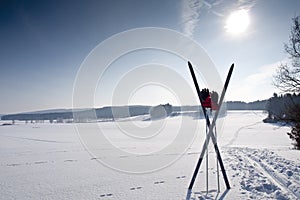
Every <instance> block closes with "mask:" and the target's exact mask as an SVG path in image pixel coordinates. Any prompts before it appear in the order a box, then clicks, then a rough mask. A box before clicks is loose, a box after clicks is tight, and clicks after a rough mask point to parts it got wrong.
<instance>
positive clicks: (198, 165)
mask: <svg viewBox="0 0 300 200" xmlns="http://www.w3.org/2000/svg"><path fill="white" fill-rule="evenodd" d="M188 66H189V69H190V72H191V75H192V78H193V81H194V85H195V88H196V90H197V94H198V98H199V100H200V105H201V107H202V111H203V114H204V117H205V120H206V125H207V127H208V133H206V134H207V135H206V139H205V142H204V145H203V148H202V151H201V154H200V157H199V160H198V162H197V165H196V168H195V171H194V174H193V176H192V179H191V182H190V185H189V192H190V191H191V190H192V188H193V185H194V182H195V180H196V177H197V174H198V172H199V169H200V166H201V163H202V161H203V157H204V154H205V151H206V150H207V148H206V147H207V145H208V144H209V141H210V138H211V139H212V142H213V146H214V148H215V151H216V154H217V160H218V162H219V164H220V168H221V171H222V174H223V178H224V181H225V185H226V188H227V189H230V184H229V181H228V178H227V174H226V171H225V168H224V164H223V161H222V158H221V154H220V150H219V147H218V144H217V139H216V137H215V135H214V133H213V129H214V127H215V125H216V120H217V118H218V115H219V111H220V109H221V106H222V103H223V100H224V96H225V93H226V90H227V87H228V84H229V81H230V78H231V75H232V71H233V68H234V64H232V65H231V67H230V69H229V72H228V75H227V78H226V81H225V84H224V87H223V90H222V93H221V96H220V100H219V103H218V105H219V109H218V110H216V112H215V115H214V117H213V119H212V123H210V120H209V117H208V114H207V112H206V109H205V108H204V106H202V100H201V98H200V88H199V85H198V82H197V79H196V75H195V72H194V69H193V66H192V64H191V63H190V62H188Z"/></svg>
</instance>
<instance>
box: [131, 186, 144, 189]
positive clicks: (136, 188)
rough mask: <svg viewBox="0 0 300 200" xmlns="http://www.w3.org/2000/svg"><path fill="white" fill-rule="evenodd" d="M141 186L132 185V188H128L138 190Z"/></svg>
mask: <svg viewBox="0 0 300 200" xmlns="http://www.w3.org/2000/svg"><path fill="white" fill-rule="evenodd" d="M142 188H143V187H141V186H138V187H132V188H130V190H140V189H142Z"/></svg>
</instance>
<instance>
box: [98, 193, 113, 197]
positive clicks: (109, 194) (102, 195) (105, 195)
mask: <svg viewBox="0 0 300 200" xmlns="http://www.w3.org/2000/svg"><path fill="white" fill-rule="evenodd" d="M110 196H113V194H112V193H108V194H101V195H100V197H110Z"/></svg>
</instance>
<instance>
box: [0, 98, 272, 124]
mask: <svg viewBox="0 0 300 200" xmlns="http://www.w3.org/2000/svg"><path fill="white" fill-rule="evenodd" d="M266 104H267V100H263V101H254V102H251V103H246V102H242V101H229V102H227V103H226V105H227V110H266ZM161 107H162V108H164V109H165V110H166V113H167V115H169V114H170V112H176V113H178V112H187V111H188V112H197V113H199V112H201V107H200V106H198V105H197V106H171V105H170V104H165V105H159V106H155V107H151V106H116V107H103V108H97V109H85V110H80V111H78V110H76V111H73V112H72V111H71V110H66V111H60V112H53V111H52V112H49V113H47V111H39V112H31V113H19V114H10V115H3V116H2V117H1V120H22V121H32V120H50V121H53V120H74V121H89V120H95V119H115V118H126V117H134V116H138V115H145V114H151V115H154V114H153V113H152V112H153V110H156V109H158V110H159V109H160V108H161Z"/></svg>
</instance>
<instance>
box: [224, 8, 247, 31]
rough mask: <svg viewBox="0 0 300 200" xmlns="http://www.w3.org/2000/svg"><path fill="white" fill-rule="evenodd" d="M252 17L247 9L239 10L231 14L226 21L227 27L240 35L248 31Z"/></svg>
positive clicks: (227, 29)
mask: <svg viewBox="0 0 300 200" xmlns="http://www.w3.org/2000/svg"><path fill="white" fill-rule="evenodd" d="M249 23H250V19H249V14H248V11H247V10H244V9H243V10H238V11H235V12H233V13H231V14H230V15H229V17H228V18H227V21H226V26H225V29H226V31H227V32H229V33H232V34H234V35H239V34H241V33H243V32H245V31H246V29H247V27H248V26H249Z"/></svg>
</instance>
